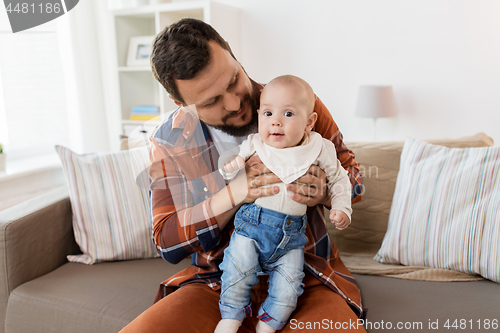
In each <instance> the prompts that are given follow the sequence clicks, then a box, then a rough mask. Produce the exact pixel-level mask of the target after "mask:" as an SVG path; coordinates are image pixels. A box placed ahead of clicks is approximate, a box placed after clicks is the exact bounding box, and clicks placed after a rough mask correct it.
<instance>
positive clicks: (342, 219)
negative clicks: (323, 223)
mask: <svg viewBox="0 0 500 333" xmlns="http://www.w3.org/2000/svg"><path fill="white" fill-rule="evenodd" d="M330 221H332V223H335V228H336V229H338V230H344V229H345V228H347V227H348V226H349V224H351V221H350V220H349V217H348V216H347V215H346V213H344V212H343V211H341V210H331V211H330Z"/></svg>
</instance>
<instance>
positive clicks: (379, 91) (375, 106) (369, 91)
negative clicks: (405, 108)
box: [354, 86, 397, 118]
mask: <svg viewBox="0 0 500 333" xmlns="http://www.w3.org/2000/svg"><path fill="white" fill-rule="evenodd" d="M396 113H397V111H396V103H395V102H394V94H393V93H392V87H391V86H361V87H359V92H358V102H357V104H356V111H355V112H354V115H355V116H357V117H363V118H382V117H395V116H396Z"/></svg>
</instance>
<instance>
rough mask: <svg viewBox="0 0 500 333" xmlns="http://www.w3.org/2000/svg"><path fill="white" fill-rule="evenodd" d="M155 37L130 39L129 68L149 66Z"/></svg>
mask: <svg viewBox="0 0 500 333" xmlns="http://www.w3.org/2000/svg"><path fill="white" fill-rule="evenodd" d="M154 38H155V36H137V37H130V42H129V46H128V55H127V66H149V56H150V54H151V44H152V43H153V40H154Z"/></svg>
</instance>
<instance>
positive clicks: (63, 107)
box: [0, 10, 69, 158]
mask: <svg viewBox="0 0 500 333" xmlns="http://www.w3.org/2000/svg"><path fill="white" fill-rule="evenodd" d="M56 27H57V26H56V24H55V23H54V21H51V22H48V23H45V24H43V25H42V26H39V27H36V28H33V29H30V30H28V31H26V32H19V33H16V34H13V33H11V29H10V24H9V21H8V17H7V13H6V12H5V11H2V10H0V31H1V33H0V45H1V47H0V142H2V144H3V145H4V147H5V149H6V152H7V153H8V154H9V158H20V157H28V156H33V155H38V154H43V153H49V152H54V145H55V144H61V145H67V143H68V141H69V131H68V115H67V104H66V94H65V85H64V75H63V71H62V63H61V55H60V52H59V42H58V34H57V28H56Z"/></svg>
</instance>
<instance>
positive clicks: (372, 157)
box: [325, 133, 493, 255]
mask: <svg viewBox="0 0 500 333" xmlns="http://www.w3.org/2000/svg"><path fill="white" fill-rule="evenodd" d="M426 141H427V142H429V143H433V144H438V145H443V146H446V147H457V148H467V147H489V146H492V145H493V140H492V139H491V138H490V137H488V136H487V135H486V134H484V133H478V134H476V135H473V136H466V137H462V138H459V139H440V140H426ZM346 145H347V147H348V148H349V149H351V150H352V151H353V152H354V154H355V155H356V160H357V161H358V162H359V163H360V164H361V171H362V172H363V185H364V194H363V200H362V201H361V202H359V203H356V204H354V205H353V207H352V208H353V213H352V223H351V225H350V226H349V228H347V229H345V230H342V231H338V230H336V229H335V227H334V225H333V224H332V223H330V222H329V221H327V228H328V231H329V234H330V236H331V238H332V241H333V242H334V243H335V244H336V245H337V247H338V248H339V250H340V251H341V252H348V253H357V252H362V253H372V254H374V255H375V253H376V252H377V251H378V249H379V248H380V245H381V244H382V240H383V238H384V235H385V232H386V230H387V222H388V220H389V213H390V211H391V203H392V196H393V194H394V188H395V186H396V179H397V176H398V171H399V161H400V155H401V151H402V149H403V145H404V141H389V142H352V143H346ZM325 216H328V214H326V215H325Z"/></svg>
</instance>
